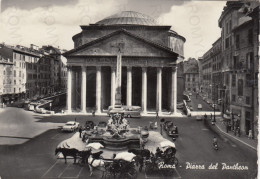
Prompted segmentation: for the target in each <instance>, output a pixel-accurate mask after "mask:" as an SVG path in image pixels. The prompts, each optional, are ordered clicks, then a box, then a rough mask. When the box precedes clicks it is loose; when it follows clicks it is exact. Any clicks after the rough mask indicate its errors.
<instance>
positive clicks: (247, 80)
mask: <svg viewBox="0 0 260 179" xmlns="http://www.w3.org/2000/svg"><path fill="white" fill-rule="evenodd" d="M250 86H251V75H250V74H246V87H250Z"/></svg>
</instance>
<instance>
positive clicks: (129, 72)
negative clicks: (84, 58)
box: [126, 67, 132, 106]
mask: <svg viewBox="0 0 260 179" xmlns="http://www.w3.org/2000/svg"><path fill="white" fill-rule="evenodd" d="M126 103H127V106H132V67H127V100H126Z"/></svg>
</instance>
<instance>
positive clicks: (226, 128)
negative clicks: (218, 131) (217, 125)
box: [226, 124, 228, 133]
mask: <svg viewBox="0 0 260 179" xmlns="http://www.w3.org/2000/svg"><path fill="white" fill-rule="evenodd" d="M226 132H227V133H228V124H227V125H226Z"/></svg>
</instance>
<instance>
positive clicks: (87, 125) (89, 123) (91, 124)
mask: <svg viewBox="0 0 260 179" xmlns="http://www.w3.org/2000/svg"><path fill="white" fill-rule="evenodd" d="M94 126H95V123H94V122H93V121H86V123H85V130H87V131H89V130H91V129H94Z"/></svg>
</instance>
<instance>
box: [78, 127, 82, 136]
mask: <svg viewBox="0 0 260 179" xmlns="http://www.w3.org/2000/svg"><path fill="white" fill-rule="evenodd" d="M81 133H82V127H81V126H79V138H81Z"/></svg>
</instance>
